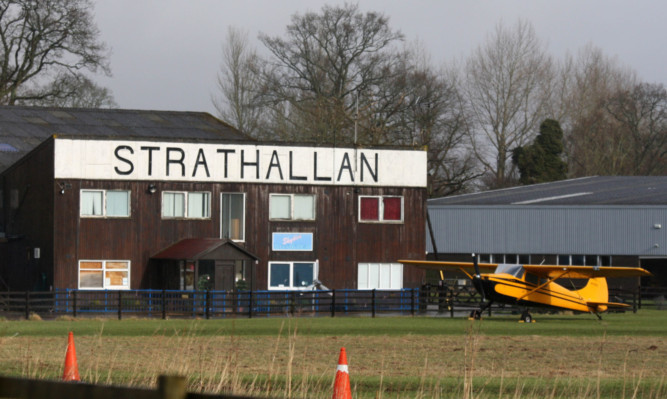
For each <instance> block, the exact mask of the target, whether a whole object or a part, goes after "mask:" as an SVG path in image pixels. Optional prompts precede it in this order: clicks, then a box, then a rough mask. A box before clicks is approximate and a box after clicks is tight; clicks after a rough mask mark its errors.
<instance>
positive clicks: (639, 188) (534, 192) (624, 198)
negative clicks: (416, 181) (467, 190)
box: [428, 176, 667, 206]
mask: <svg viewBox="0 0 667 399" xmlns="http://www.w3.org/2000/svg"><path fill="white" fill-rule="evenodd" d="M665 204H667V176H594V177H585V178H580V179H570V180H562V181H557V182H551V183H543V184H532V185H529V186H518V187H512V188H507V189H502V190H490V191H485V192H481V193H473V194H464V195H455V196H451V197H443V198H435V199H431V200H429V201H428V205H429V206H437V205H519V206H520V205H531V206H542V205H544V206H550V205H665Z"/></svg>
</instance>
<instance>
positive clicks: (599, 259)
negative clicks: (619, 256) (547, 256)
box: [558, 255, 611, 266]
mask: <svg viewBox="0 0 667 399" xmlns="http://www.w3.org/2000/svg"><path fill="white" fill-rule="evenodd" d="M558 264H559V265H575V266H611V256H609V255H558Z"/></svg>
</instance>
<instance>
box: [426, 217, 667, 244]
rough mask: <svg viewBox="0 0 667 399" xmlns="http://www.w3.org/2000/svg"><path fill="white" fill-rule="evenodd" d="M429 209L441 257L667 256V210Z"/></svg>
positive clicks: (428, 238)
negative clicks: (452, 255) (471, 255)
mask: <svg viewBox="0 0 667 399" xmlns="http://www.w3.org/2000/svg"><path fill="white" fill-rule="evenodd" d="M428 208H429V214H430V217H431V222H432V225H433V232H434V235H435V237H436V246H437V248H438V252H439V253H471V252H476V253H517V254H583V255H586V254H591V255H637V256H665V255H667V206H552V207H550V206H515V205H511V206H456V205H454V206H452V205H450V206H444V205H443V206H437V205H436V206H433V205H431V206H429V207H428ZM658 225H659V226H661V227H660V228H658ZM427 234H428V232H427ZM427 251H428V252H433V246H432V244H431V242H430V237H429V236H428V235H427Z"/></svg>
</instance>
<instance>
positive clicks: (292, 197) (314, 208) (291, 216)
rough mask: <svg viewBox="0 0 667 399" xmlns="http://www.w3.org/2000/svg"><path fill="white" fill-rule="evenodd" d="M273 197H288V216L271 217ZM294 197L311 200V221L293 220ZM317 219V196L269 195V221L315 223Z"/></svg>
mask: <svg viewBox="0 0 667 399" xmlns="http://www.w3.org/2000/svg"><path fill="white" fill-rule="evenodd" d="M275 197H289V199H290V209H289V216H288V217H287V218H273V217H271V214H272V212H271V208H272V207H273V206H274V205H273V201H272V199H273V198H275ZM295 197H310V198H312V200H313V218H312V219H295V218H294V198H295ZM316 219H317V196H316V195H315V194H284V193H273V194H269V220H279V221H296V222H302V221H308V222H310V221H315V220H316Z"/></svg>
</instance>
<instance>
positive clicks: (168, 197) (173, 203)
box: [162, 191, 211, 219]
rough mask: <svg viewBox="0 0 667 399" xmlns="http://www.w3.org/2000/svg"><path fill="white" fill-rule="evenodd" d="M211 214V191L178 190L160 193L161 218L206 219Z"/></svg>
mask: <svg viewBox="0 0 667 399" xmlns="http://www.w3.org/2000/svg"><path fill="white" fill-rule="evenodd" d="M210 216H211V193H209V192H190V193H187V192H178V191H164V192H163V193H162V217H163V218H190V219H207V218H209V217H210Z"/></svg>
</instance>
